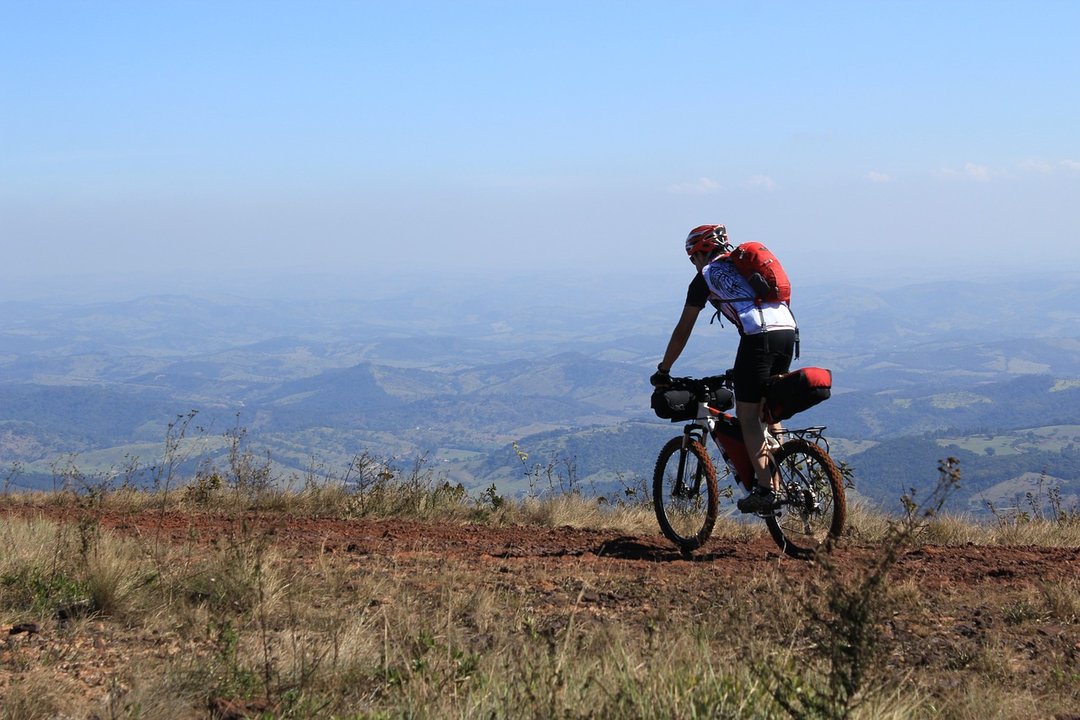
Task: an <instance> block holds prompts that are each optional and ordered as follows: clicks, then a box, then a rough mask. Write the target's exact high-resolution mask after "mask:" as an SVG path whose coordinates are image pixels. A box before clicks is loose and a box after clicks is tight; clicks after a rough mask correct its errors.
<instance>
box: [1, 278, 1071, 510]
mask: <svg viewBox="0 0 1080 720" xmlns="http://www.w3.org/2000/svg"><path fill="white" fill-rule="evenodd" d="M641 282H643V283H644V282H646V281H645V280H644V279H642V280H641ZM657 284H658V283H657V281H656V279H653V280H652V281H651V284H649V285H647V286H646V287H649V288H652V291H651V292H650V293H648V294H647V293H644V292H643V293H641V294H640V296H638V297H635V296H634V295H633V294H632V293H627V292H626V291H625V289H624V290H623V291H622V292H621V294H620V295H619V296H618V297H615V298H613V302H612V303H611V305H610V306H598V305H596V303H595V301H592V302H589V301H587V298H588V297H590V293H589V292H588V291H587V290H586V289H584V288H582V287H580V286H579V285H578V284H576V283H572V282H568V281H567V282H564V283H562V284H561V285H560V283H559V282H557V281H548V282H545V283H544V284H543V285H542V287H537V286H529V285H528V284H527V283H518V284H514V283H502V284H498V283H490V284H488V285H486V286H485V287H484V288H483V291H480V290H479V289H478V288H477V287H476V286H475V285H474V284H467V285H463V286H462V287H459V288H454V287H447V288H444V289H441V290H438V291H437V292H432V293H431V295H429V296H425V297H423V298H418V297H416V296H414V295H408V296H405V295H402V296H401V297H381V298H368V299H364V298H362V297H353V298H346V299H342V300H318V301H314V300H311V301H284V300H254V299H246V298H232V297H217V298H205V297H202V298H194V297H182V296H157V297H148V298H141V299H138V300H133V301H130V302H120V303H101V304H94V305H65V306H61V305H48V304H43V303H3V304H0V318H3V319H2V320H0V467H12V466H13V464H15V463H17V464H18V470H19V472H18V473H16V474H15V479H14V481H13V483H14V484H15V485H19V486H37V487H48V486H51V484H52V483H53V482H54V479H55V478H54V475H55V472H56V471H55V467H56V463H57V462H58V461H59V459H62V458H67V459H74V461H75V462H79V463H80V464H81V465H83V464H84V465H85V468H86V471H87V472H91V473H93V472H98V473H108V472H109V470H110V468H114V467H116V466H117V464H119V463H121V462H122V460H123V458H125V457H130V456H131V455H133V454H139V455H140V456H144V455H146V454H148V453H149V454H150V455H153V454H154V453H155V452H158V453H160V447H159V446H160V445H161V443H162V441H163V438H164V437H165V434H166V432H167V429H168V425H169V423H171V422H174V421H175V419H176V418H177V417H178V416H181V415H183V414H185V413H187V412H189V411H192V410H197V411H198V415H197V425H198V427H199V428H202V429H201V430H200V431H199V432H202V433H205V434H206V435H208V436H220V435H221V434H222V433H223V432H225V431H226V430H229V429H230V428H235V427H236V426H237V425H238V424H239V425H242V426H243V427H244V428H245V429H246V430H247V436H246V438H247V441H248V442H250V443H252V444H254V445H257V446H258V447H260V448H261V449H264V450H265V451H266V452H267V453H269V455H270V456H271V457H272V458H273V460H274V462H275V466H276V469H277V471H278V473H279V474H281V475H283V476H284V475H288V474H289V473H299V472H303V471H304V468H306V467H309V466H310V464H311V462H312V458H313V457H315V458H319V461H320V462H321V463H323V464H325V465H327V466H331V467H340V468H342V469H343V468H344V467H345V466H346V465H347V464H348V462H349V459H350V458H351V457H352V456H353V455H355V454H357V453H360V452H364V451H368V452H372V453H376V454H379V455H383V456H387V457H391V456H396V457H408V456H415V455H424V456H426V457H427V458H428V460H429V461H430V462H432V463H434V464H435V466H436V467H437V468H438V470H439V471H440V472H444V473H446V475H447V477H448V478H451V479H453V480H454V481H461V482H463V483H464V484H466V485H467V486H468V487H471V488H480V487H487V486H488V485H490V484H491V483H492V482H495V483H496V484H498V485H499V487H500V488H503V489H504V491H506V492H511V493H512V492H521V491H525V490H527V489H528V484H529V483H530V482H535V473H534V474H533V475H532V476H530V474H529V469H530V468H529V466H528V464H525V465H523V464H522V462H521V461H520V459H519V456H518V455H517V454H516V453H515V452H514V451H513V449H512V447H511V443H514V442H517V443H518V445H519V448H525V449H527V450H528V451H529V452H530V455H531V458H532V461H533V462H534V463H535V462H542V460H541V458H548V461H549V462H550V459H552V458H561V459H562V467H563V468H564V470H565V471H568V472H569V471H570V470H571V469H572V474H573V476H574V477H573V478H572V480H573V481H574V482H576V483H579V484H584V485H587V486H590V487H592V488H593V489H594V490H595V491H597V492H611V491H614V490H617V489H619V488H620V487H622V488H623V489H625V486H627V485H633V484H640V482H641V481H642V480H643V479H647V476H648V474H649V473H650V472H651V468H652V462H653V459H654V457H655V454H656V452H657V451H658V449H659V446H660V444H661V443H662V441H663V439H664V438H665V437H667V436H669V435H671V434H672V433H673V432H675V431H676V428H674V427H672V426H670V425H668V424H666V423H664V422H663V421H659V420H657V419H656V418H655V417H653V416H652V415H651V413H650V411H649V409H648V396H649V390H650V388H649V387H648V383H647V377H648V375H649V373H650V372H651V371H652V368H653V366H654V365H655V362H656V358H657V357H658V356H659V354H660V353H661V352H662V349H663V347H664V344H665V343H666V341H667V335H668V333H669V332H670V329H671V326H672V324H673V323H674V321H675V319H676V318H677V317H678V312H679V310H680V305H681V300H682V294H681V292H680V290H679V288H678V286H677V284H676V287H675V288H674V289H673V290H672V291H671V296H670V299H665V297H664V296H663V294H662V293H661V292H659V291H658V290H657V289H656V287H655V286H656V285H657ZM592 295H595V292H593V293H592ZM432 298H436V300H432ZM1078 298H1080V280H1077V279H1068V278H1065V279H1057V280H1053V281H1043V282H1040V283H1028V284H1017V283H999V282H974V281H967V282H963V283H959V282H958V283H934V284H925V285H920V286H911V287H903V288H895V289H890V290H887V291H886V290H873V289H868V288H859V287H855V286H849V287H837V286H832V287H821V288H807V289H805V290H801V291H799V292H798V293H797V294H796V297H795V306H794V309H795V311H796V315H797V317H798V319H799V321H800V325H801V327H802V337H803V355H804V357H803V358H802V360H801V363H800V364H805V365H824V366H826V367H830V368H831V369H832V370H833V371H834V377H835V388H834V396H833V399H832V400H830V401H829V402H827V403H825V404H823V405H821V406H818V407H817V408H814V409H813V410H811V411H809V412H807V413H806V414H805V416H803V417H797V418H795V419H794V422H807V423H817V424H826V425H828V427H829V431H828V434H829V435H830V437H831V438H833V439H834V451H835V454H836V455H837V456H838V457H840V458H842V459H844V460H846V461H848V462H850V464H851V465H852V466H853V467H854V468H855V469H856V488H857V490H858V492H859V493H860V494H861V495H863V496H865V497H867V498H871V499H874V500H877V501H879V502H882V503H886V504H889V503H892V502H895V500H896V498H897V497H898V493H897V488H898V487H900V486H902V485H903V484H904V482H905V481H906V482H909V483H913V484H919V483H926V482H932V481H933V479H934V477H933V476H934V472H935V468H936V461H937V460H938V459H940V457H944V455H945V454H947V453H949V452H954V453H955V454H957V455H959V456H962V457H961V461H962V467H964V468H965V471H968V472H969V473H970V474H969V475H968V476H966V482H965V490H964V493H963V497H961V498H958V499H957V506H958V507H964V508H967V507H973V508H974V509H976V510H978V509H979V504H980V503H982V502H983V501H984V500H985V499H987V498H988V497H989V496H988V495H987V493H990V494H991V495H993V493H994V492H997V493H998V499H999V500H1001V499H1002V498H1004V497H1005V496H1006V495H1011V496H1015V495H1016V494H1017V492H1018V490H1019V489H1022V488H1024V487H1027V486H1029V485H1030V484H1031V483H1032V482H1035V481H1036V480H1040V481H1042V482H1044V483H1045V482H1047V481H1048V478H1049V479H1050V481H1052V482H1054V483H1057V486H1059V487H1061V488H1063V490H1064V492H1065V495H1066V497H1071V496H1072V495H1073V494H1075V495H1076V496H1077V497H1080V480H1078V478H1080V469H1078V470H1076V471H1072V470H1070V469H1069V468H1070V465H1069V460H1070V459H1071V458H1072V455H1070V454H1069V453H1071V452H1072V450H1070V449H1069V447H1068V446H1069V445H1070V443H1071V441H1070V440H1069V439H1068V438H1070V437H1071V434H1070V433H1069V432H1068V431H1064V430H1063V431H1060V432H1053V433H1050V431H1047V433H1049V435H1048V437H1052V438H1053V440H1047V441H1046V442H1026V443H1025V442H1020V440H1019V439H1021V438H1022V437H1023V436H1024V434H1025V433H1029V432H1033V431H1035V430H1036V429H1039V428H1049V427H1056V428H1068V427H1070V426H1080V410H1078V409H1077V408H1080V402H1078V399H1080V398H1078V393H1080V300H1078ZM736 342H737V337H736V336H735V332H734V330H733V329H732V328H731V327H729V326H726V323H725V327H723V328H722V329H721V328H720V327H718V326H716V325H712V326H710V325H709V324H708V322H707V318H706V317H705V315H703V316H702V319H701V320H700V322H699V327H698V328H697V331H696V332H695V336H694V338H693V340H692V341H691V344H690V346H689V347H688V348H687V351H686V353H685V354H684V359H683V360H682V361H681V362H680V363H679V366H678V367H677V368H676V372H677V373H678V374H699V375H700V374H706V373H709V374H711V373H715V372H718V371H720V370H723V369H725V368H726V367H727V365H728V364H729V363H730V362H731V359H732V356H733V353H734V348H735V345H736ZM193 431H194V429H193ZM975 436H979V437H984V438H985V437H991V438H997V439H996V440H995V441H993V442H992V443H990V444H987V443H985V442H984V443H983V444H982V445H979V444H978V443H975V442H973V441H972V440H971V438H972V437H975ZM1010 438H1012V439H1014V440H1017V441H1016V442H1011V441H1010V440H1009V439H1010ZM950 442H952V443H953V444H951V445H950V444H949V443H950ZM155 447H157V448H158V449H157V450H155V449H154V448H155ZM206 447H207V448H210V449H209V450H208V451H207V452H208V453H210V457H208V458H202V461H204V462H206V461H213V460H214V456H213V453H215V452H216V453H220V452H222V449H221V444H220V443H216V444H215V443H208V444H207V445H206ZM987 447H993V448H995V449H994V450H992V451H990V452H987V450H986V448H987ZM950 448H951V449H950ZM972 448H976V449H972ZM1009 448H1012V449H1009ZM1017 448H1019V449H1017ZM219 459H220V458H219ZM195 461H196V459H194V458H193V459H192V462H193V463H194V462H195ZM153 462H155V458H154V457H149V458H146V459H145V463H144V464H152V463H153ZM1071 467H1077V468H1080V465H1078V464H1075V463H1074V464H1073V465H1072V466H1071ZM1025 478H1026V479H1025ZM1025 483H1026V484H1025ZM994 488H997V490H994ZM969 503H974V505H969Z"/></svg>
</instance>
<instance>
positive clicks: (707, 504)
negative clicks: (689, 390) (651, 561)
mask: <svg viewBox="0 0 1080 720" xmlns="http://www.w3.org/2000/svg"><path fill="white" fill-rule="evenodd" d="M688 480H689V485H688V484H687V481H688ZM718 505H719V496H718V494H717V491H716V470H715V469H714V468H713V464H712V460H710V459H709V453H708V452H707V451H706V450H705V448H704V447H702V445H701V443H699V442H697V441H695V440H690V439H688V438H685V437H683V436H681V435H680V436H678V437H674V438H672V439H671V440H669V441H668V442H667V444H666V445H664V447H663V449H662V450H660V455H659V456H657V458H656V469H655V470H654V471H653V509H654V510H655V511H656V520H657V522H658V523H659V524H660V530H661V532H663V533H664V536H665V537H666V538H667V539H668V540H671V541H672V542H673V543H675V545H676V546H678V548H679V550H681V551H682V552H683V553H689V552H692V551H693V550H696V549H698V548H699V547H701V546H702V545H704V544H705V541H706V540H708V539H709V535H711V534H712V531H713V525H715V524H716V512H717V507H718Z"/></svg>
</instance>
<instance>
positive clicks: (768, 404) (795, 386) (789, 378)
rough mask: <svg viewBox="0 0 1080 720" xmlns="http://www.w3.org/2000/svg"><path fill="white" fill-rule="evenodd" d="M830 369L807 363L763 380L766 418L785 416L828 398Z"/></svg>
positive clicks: (783, 417)
mask: <svg viewBox="0 0 1080 720" xmlns="http://www.w3.org/2000/svg"><path fill="white" fill-rule="evenodd" d="M831 394H832V372H831V371H829V370H826V369H825V368H819V367H808V368H802V369H801V370H796V371H795V372H789V373H784V374H783V375H773V376H772V377H771V378H769V379H768V380H766V381H765V422H770V423H774V422H780V421H781V420H787V419H788V418H789V417H791V416H792V415H794V414H796V413H801V412H802V411H803V410H807V409H809V408H812V407H813V406H815V405H817V404H818V403H820V402H823V401H825V400H828V399H829V396H830V395H831Z"/></svg>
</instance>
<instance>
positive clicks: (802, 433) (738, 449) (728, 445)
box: [679, 402, 829, 491]
mask: <svg viewBox="0 0 1080 720" xmlns="http://www.w3.org/2000/svg"><path fill="white" fill-rule="evenodd" d="M824 429H825V426H824V425H814V426H811V427H807V428H800V429H798V430H787V429H783V430H781V431H780V432H779V433H778V438H777V439H778V440H779V441H780V442H781V443H782V442H784V441H786V440H787V439H805V440H810V441H812V442H813V443H814V444H815V445H820V446H822V448H823V449H824V450H825V452H826V453H828V452H829V443H828V440H826V439H825V436H824V435H822V431H823V430H824ZM706 434H708V435H709V436H710V437H712V439H713V442H714V443H716V447H717V448H718V449H719V450H720V455H721V457H722V458H723V459H724V462H725V464H726V465H727V466H728V468H729V469H730V470H731V473H732V475H734V477H735V481H736V482H737V483H738V484H739V485H740V486H742V488H743V489H744V490H746V491H749V490H750V489H751V488H752V487H753V486H754V483H755V473H754V466H753V465H752V464H751V462H750V453H749V452H747V450H746V443H744V442H743V433H742V426H741V425H740V424H739V419H738V418H737V417H735V416H734V415H732V414H731V413H727V412H723V411H721V410H717V409H716V408H713V407H710V406H709V405H708V404H707V403H703V402H702V403H698V416H697V418H695V419H694V420H692V421H691V422H690V423H688V424H687V425H686V427H684V428H683V438H684V442H685V441H686V440H696V441H697V442H699V443H700V444H701V446H702V447H705V446H706V442H705V435H706ZM679 471H680V475H681V472H682V468H679Z"/></svg>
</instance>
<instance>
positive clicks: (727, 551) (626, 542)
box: [593, 536, 736, 562]
mask: <svg viewBox="0 0 1080 720" xmlns="http://www.w3.org/2000/svg"><path fill="white" fill-rule="evenodd" d="M593 552H594V553H595V554H596V555H597V556H600V557H609V558H617V559H619V560H647V561H650V562H673V561H676V560H683V561H690V562H710V561H712V560H719V559H720V558H726V557H731V556H732V555H734V554H735V552H736V550H735V548H730V547H713V548H706V549H705V550H696V551H694V552H693V553H692V554H689V553H684V552H682V551H681V550H679V549H678V548H676V547H674V546H673V545H671V544H669V543H665V542H664V541H653V540H650V539H647V538H640V537H632V536H624V537H618V538H614V539H612V540H605V541H604V542H602V543H601V544H600V547H598V548H597V549H596V550H594V551H593Z"/></svg>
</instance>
